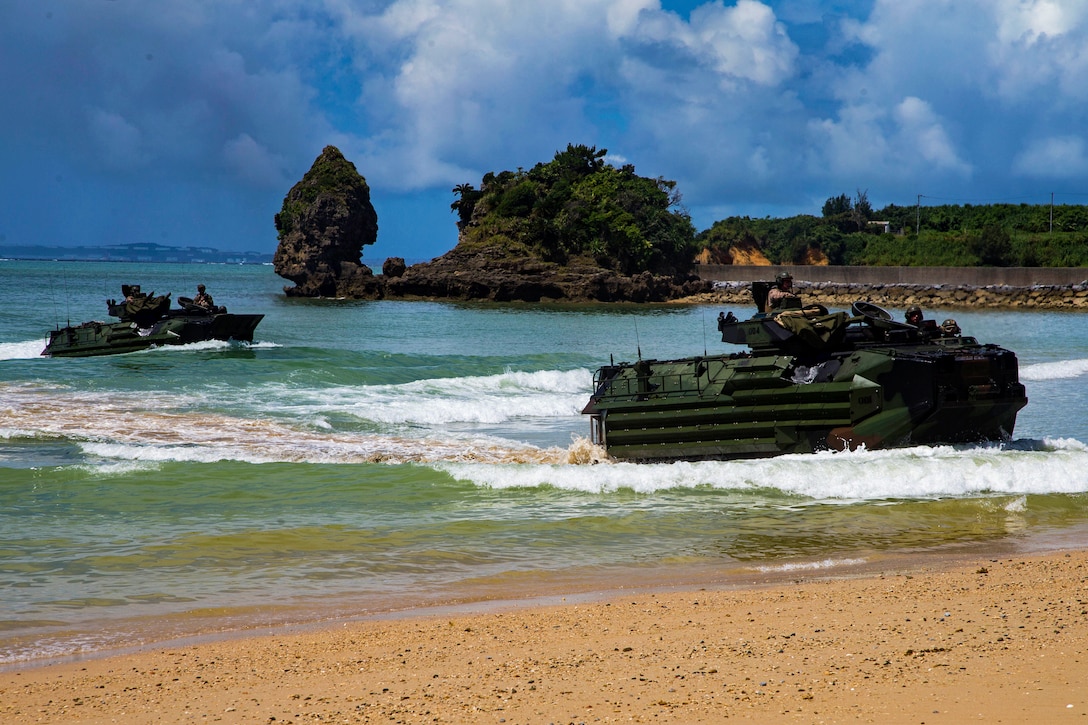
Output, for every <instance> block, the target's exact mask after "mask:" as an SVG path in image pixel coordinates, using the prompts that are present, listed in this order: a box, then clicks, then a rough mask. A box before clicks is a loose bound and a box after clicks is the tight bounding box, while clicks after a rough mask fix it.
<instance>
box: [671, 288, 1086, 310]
mask: <svg viewBox="0 0 1088 725" xmlns="http://www.w3.org/2000/svg"><path fill="white" fill-rule="evenodd" d="M794 290H795V291H796V292H797V293H798V294H799V295H800V296H801V298H802V299H803V300H804V301H805V302H806V304H808V303H818V304H822V305H824V306H825V307H836V308H838V307H842V308H845V309H849V308H850V305H851V304H853V303H854V302H856V301H858V300H864V301H866V302H870V303H872V304H875V305H879V306H881V307H892V308H905V307H909V306H910V305H919V306H920V307H921V308H922V309H923V310H929V309H949V310H977V309H987V310H1040V311H1044V310H1045V311H1050V312H1055V311H1063V310H1064V311H1069V312H1082V311H1086V310H1088V286H1085V285H1035V286H1032V287H1010V286H1005V285H989V286H985V287H975V286H970V285H919V284H898V283H894V284H893V283H888V284H856V283H851V284H840V283H835V282H794ZM674 303H676V304H704V305H710V304H719V305H720V304H733V305H742V306H745V307H751V306H752V305H753V304H754V303H753V302H752V293H751V283H750V282H715V287H714V291H712V292H705V293H702V294H698V295H694V296H691V297H684V298H681V299H677V300H674Z"/></svg>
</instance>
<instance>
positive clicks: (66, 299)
mask: <svg viewBox="0 0 1088 725" xmlns="http://www.w3.org/2000/svg"><path fill="white" fill-rule="evenodd" d="M70 302H71V299H69V297H68V273H67V272H65V273H64V315H65V317H67V318H68V327H71V326H72V308H71V306H70V304H69V303H70Z"/></svg>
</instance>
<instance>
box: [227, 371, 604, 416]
mask: <svg viewBox="0 0 1088 725" xmlns="http://www.w3.org/2000/svg"><path fill="white" fill-rule="evenodd" d="M591 385H592V374H591V373H590V372H589V371H588V370H569V371H557V370H545V371H540V372H519V371H509V370H508V371H506V372H504V373H500V374H497V375H484V376H476V377H456V378H430V379H426V380H417V381H413V382H410V383H403V384H399V385H359V386H340V387H335V388H324V389H319V390H315V389H311V388H308V389H304V390H296V389H292V388H291V387H289V386H288V385H284V384H279V383H277V384H272V385H269V386H267V387H266V388H265V390H264V391H261V392H260V393H258V394H257V395H256V396H255V397H257V398H259V399H261V400H265V401H267V402H266V403H265V405H266V406H267V410H268V411H269V412H272V413H282V412H286V411H289V412H290V413H291V414H292V415H293V416H295V417H304V418H305V417H309V418H312V419H314V420H320V419H321V417H322V416H324V415H325V414H328V413H330V412H340V413H347V414H350V415H353V416H356V417H357V418H359V419H362V420H368V421H373V422H375V423H382V424H386V425H399V424H410V425H426V426H437V425H443V424H448V423H480V424H498V423H502V422H504V421H508V420H511V419H515V418H555V417H559V416H571V415H578V414H579V412H580V411H581V409H582V406H584V405H585V401H586V399H587V398H588V396H589V391H590V387H591ZM224 392H226V393H227V394H229V391H224ZM246 395H252V392H251V391H247V392H246ZM317 424H318V425H320V423H317Z"/></svg>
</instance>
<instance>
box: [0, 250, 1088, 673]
mask: <svg viewBox="0 0 1088 725" xmlns="http://www.w3.org/2000/svg"><path fill="white" fill-rule="evenodd" d="M198 282H203V283H205V284H207V285H208V289H209V291H210V292H211V293H212V294H213V295H214V296H215V299H216V302H217V303H218V304H223V305H226V306H227V307H229V308H230V309H231V310H232V311H235V312H263V313H265V314H266V318H265V319H264V321H263V322H262V323H261V325H260V326H259V327H258V328H257V333H256V339H255V342H254V343H253V344H251V345H243V344H227V343H202V344H196V345H190V346H184V347H176V348H163V349H156V350H150V351H145V352H139V353H132V354H128V355H120V356H110V357H102V358H84V359H55V360H54V359H46V358H41V357H39V353H40V352H41V349H42V348H43V346H44V342H45V339H46V336H47V334H48V331H49V330H50V329H51V328H53V327H54V326H55V325H57V324H58V323H59V324H62V325H63V324H64V323H65V322H66V321H67V320H71V321H72V322H74V323H78V322H83V321H86V320H90V319H98V320H107V319H108V318H107V317H106V314H105V304H104V300H105V299H106V298H108V297H118V296H119V294H120V285H121V284H122V283H137V284H140V285H142V287H143V289H144V290H145V291H152V290H153V291H155V292H157V293H160V294H161V293H165V292H171V293H172V294H173V296H174V298H175V299H176V298H177V297H179V296H183V295H184V296H193V294H194V293H195V287H196V284H197V283H198ZM285 283H286V282H285V281H284V280H282V279H280V278H279V277H277V276H276V275H275V274H274V272H273V271H272V269H271V267H255V266H215V265H150V264H145V265H141V264H121V263H100V264H93V263H84V264H76V263H58V262H27V261H2V262H0V666H23V665H25V664H26V663H28V662H33V661H40V660H43V659H45V658H55V657H66V656H79V655H83V654H86V653H95V652H100V651H103V650H106V649H115V648H125V647H134V646H140V645H144V644H147V643H150V642H155V641H161V640H164V639H167V638H173V637H184V636H188V635H197V634H207V633H216V632H225V631H232V630H239V629H252V628H253V627H265V626H270V625H276V624H281V623H296V622H310V621H325V620H331V619H334V618H337V617H350V616H364V615H370V614H375V613H382V612H389V611H397V610H402V609H407V608H413V607H421V606H428V605H435V604H446V603H454V602H461V601H471V600H475V599H503V598H512V597H522V596H533V595H542V594H555V593H562V592H592V591H596V590H604V589H612V588H617V587H621V586H651V585H655V584H668V583H686V582H712V581H727V580H728V578H729V577H730V576H731V575H734V574H738V573H741V574H743V573H745V572H747V573H749V574H751V573H753V572H755V573H756V574H758V573H761V572H790V571H809V572H820V573H826V574H831V575H834V574H837V573H840V572H841V573H846V574H848V573H849V572H850V571H851V568H852V567H857V566H861V565H865V564H866V563H869V564H872V563H873V562H878V563H879V562H880V561H882V560H886V559H889V558H892V557H895V556H899V555H911V556H917V555H927V554H930V553H932V554H934V555H938V554H949V553H955V552H963V551H967V552H975V551H978V552H988V551H998V550H1000V551H1024V550H1037V549H1044V548H1062V547H1068V546H1077V547H1082V546H1084V545H1086V544H1088V506H1086V504H1088V496H1086V492H1088V446H1086V443H1088V416H1086V415H1085V408H1086V404H1088V392H1086V390H1088V386H1086V385H1085V383H1086V382H1088V316H1085V315H1080V314H1074V313H1046V312H1019V313H996V312H976V313H971V312H960V311H957V312H955V313H952V314H954V316H955V317H956V318H957V319H958V321H959V322H960V325H961V326H962V327H963V328H964V331H965V333H966V334H972V335H975V336H976V337H978V338H980V339H981V340H983V341H988V342H995V343H998V344H1002V345H1004V346H1006V347H1009V348H1011V349H1013V350H1015V351H1016V352H1017V353H1018V354H1019V356H1020V363H1021V377H1022V379H1023V380H1024V381H1025V384H1026V385H1027V389H1028V396H1029V398H1030V399H1031V402H1030V403H1029V405H1028V407H1027V408H1026V409H1025V410H1024V411H1023V412H1022V413H1021V415H1020V418H1019V420H1018V424H1017V430H1016V435H1015V438H1014V440H1013V441H1011V442H1009V443H1006V444H1002V445H990V446H983V447H975V446H962V447H938V448H912V449H904V450H896V451H879V452H855V453H845V454H841V453H840V454H818V455H809V456H787V457H781V458H776V459H769V460H763V461H742V462H704V463H678V464H672V465H656V464H655V465H632V464H614V463H608V462H600V463H593V462H592V456H591V453H592V452H591V451H590V449H589V446H588V445H587V444H586V442H585V440H584V436H586V435H588V428H589V426H588V422H587V421H586V420H585V419H584V417H583V416H581V415H580V413H579V411H580V410H581V408H582V406H583V405H584V404H585V402H586V399H587V397H588V395H589V392H590V387H591V375H592V371H593V369H594V368H595V367H596V366H598V365H600V364H602V363H605V362H607V361H608V360H609V356H610V355H614V356H615V359H616V360H617V361H619V360H633V359H635V358H636V356H637V354H638V350H639V349H641V352H642V355H643V356H644V357H648V358H659V359H661V358H668V357H673V356H683V355H690V354H697V353H701V352H703V351H704V350H707V351H709V352H711V353H714V352H716V351H723V350H725V351H728V350H730V349H732V348H730V347H729V346H727V345H724V344H723V343H721V342H719V341H717V340H716V330H715V318H716V316H717V313H718V311H719V309H718V308H709V307H645V306H644V307H638V306H609V307H604V306H596V307H592V306H587V307H573V308H572V307H560V306H538V305H510V306H490V305H468V304H439V303H429V302H358V301H333V300H293V299H288V298H286V297H285V296H284V295H283V293H282V287H283V285H284V284H285ZM736 312H737V313H738V314H747V312H748V311H747V310H742V309H737V310H736ZM899 312H900V311H896V313H897V314H898V313H899ZM928 312H929V316H931V317H937V318H938V319H943V317H946V316H949V314H950V313H948V312H947V311H942V310H932V311H928Z"/></svg>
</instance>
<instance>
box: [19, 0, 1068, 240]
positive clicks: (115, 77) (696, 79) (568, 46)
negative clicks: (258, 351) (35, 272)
mask: <svg viewBox="0 0 1088 725" xmlns="http://www.w3.org/2000/svg"><path fill="white" fill-rule="evenodd" d="M1086 31H1088V7H1086V6H1084V4H1083V3H1081V2H1079V1H1078V0H1027V1H1022V0H1015V1H1014V0H962V1H961V2H957V3H948V2H946V0H917V1H916V2H911V3H904V2H901V1H892V0H864V1H860V0H859V1H850V0H838V1H836V0H773V1H772V0H768V1H767V2H762V3H761V2H756V1H755V0H735V1H734V2H729V3H721V2H697V1H694V0H686V1H681V0H670V1H666V2H663V3H659V2H657V0H580V1H579V2H548V3H544V2H539V3H538V2H524V1H523V0H428V1H420V0H411V1H409V0H386V1H384V2H379V1H377V0H374V1H370V2H364V1H362V0H357V1H355V2H351V1H350V0H327V1H326V2H303V1H302V0H253V1H252V2H247V3H222V2H216V1H214V0H184V1H182V0H162V1H161V2H156V3H153V4H148V3H141V2H138V0H115V1H114V2H105V1H102V0H100V1H97V2H96V1H95V0H86V1H85V2H71V3H61V2H44V3H43V2H41V0H10V1H9V2H5V3H0V84H2V85H0V87H3V88H4V89H5V94H6V98H5V101H6V103H5V113H4V114H0V163H3V164H4V168H5V171H6V173H5V175H4V177H3V182H2V183H0V200H2V201H0V235H3V238H4V239H6V240H7V241H11V242H16V241H17V242H27V243H48V244H80V243H87V242H96V243H97V242H104V241H108V242H134V241H158V242H161V243H162V242H163V240H168V242H169V243H174V244H215V245H216V246H222V247H225V248H233V249H263V250H267V251H271V250H272V249H273V248H274V246H275V229H274V227H273V224H272V215H273V214H274V213H275V212H276V211H277V210H278V208H279V205H280V203H281V202H282V199H283V195H284V194H285V193H286V191H287V189H288V188H290V186H291V184H293V183H294V181H295V180H297V179H298V178H299V177H300V176H301V175H302V174H303V173H304V172H305V171H306V170H307V169H308V168H309V166H310V164H311V163H312V161H313V159H314V158H315V157H316V156H317V154H318V153H320V150H321V148H322V147H323V146H325V145H326V144H330V143H331V144H335V145H337V146H339V147H340V148H341V149H342V150H343V151H344V153H345V154H346V155H347V156H348V158H350V159H351V160H352V161H353V162H355V164H356V166H357V167H358V168H359V170H360V171H361V172H362V173H363V174H364V175H365V176H366V177H367V180H368V182H369V183H370V184H371V186H372V188H373V190H374V197H375V200H376V202H380V203H379V206H378V213H379V224H380V227H381V231H380V232H379V243H378V245H376V248H375V249H374V250H373V252H374V253H375V255H374V256H380V255H382V254H399V255H402V256H406V257H409V258H425V257H431V256H434V255H435V254H439V253H441V252H444V251H446V250H447V249H448V248H449V247H450V246H452V244H453V242H454V240H455V238H456V237H455V234H456V232H455V228H454V224H453V222H454V219H453V217H452V215H450V214H449V209H448V207H449V201H450V200H452V194H451V193H450V189H451V188H452V187H453V186H454V185H456V184H459V183H463V182H468V183H479V180H480V177H481V176H482V175H483V174H484V173H485V172H487V171H498V170H502V169H513V168H517V167H518V166H530V165H532V164H534V163H536V162H537V161H542V160H547V159H548V158H550V157H551V155H552V153H554V151H556V150H557V149H561V148H564V147H565V146H566V144H567V143H569V142H574V143H586V144H592V145H596V146H598V147H602V148H608V149H609V151H610V153H611V154H612V156H613V157H614V158H617V159H624V160H625V161H626V162H629V163H633V164H635V166H636V169H637V170H638V172H639V173H642V174H646V175H652V176H658V175H660V176H664V177H666V178H670V179H675V180H677V181H678V182H679V188H680V191H681V193H682V194H683V196H684V200H685V203H686V204H687V206H688V208H689V209H690V210H691V211H692V213H693V215H694V218H695V221H696V223H697V225H698V226H700V227H705V226H709V224H710V223H711V222H713V221H714V220H715V219H717V218H721V217H723V216H727V215H730V214H750V215H756V216H763V215H765V214H774V215H779V214H792V213H798V212H809V213H818V211H819V207H820V205H821V204H822V202H823V200H824V199H826V198H827V197H828V196H832V195H837V194H840V193H853V192H854V190H856V189H858V188H861V189H868V192H869V198H870V200H871V201H872V202H873V203H874V204H876V205H882V204H885V203H892V202H894V203H906V204H909V203H913V201H914V200H915V198H916V195H917V194H919V193H922V194H927V195H933V196H941V197H942V198H952V199H955V198H960V199H964V200H968V201H971V202H973V203H984V202H986V201H987V200H991V201H1000V200H1003V199H1006V198H1009V197H1012V196H1018V197H1019V196H1023V195H1024V194H1037V196H1038V200H1039V201H1044V200H1046V199H1048V198H1049V194H1050V193H1051V192H1058V193H1062V192H1068V193H1070V194H1072V193H1083V192H1088V176H1086V175H1088V151H1086V148H1088V147H1086V143H1088V139H1086V138H1085V132H1084V131H1083V129H1084V128H1085V127H1086V123H1085V121H1086V120H1088V119H1085V113H1086V110H1085V109H1088V104H1086V103H1085V100H1086V99H1085V96H1086V95H1088V86H1085V85H1084V84H1083V82H1082V79H1083V78H1084V77H1085V76H1086V71H1088V42H1086V40H1088V32H1086ZM382 204H384V205H385V208H383V207H382ZM368 256H370V252H369V251H368Z"/></svg>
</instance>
